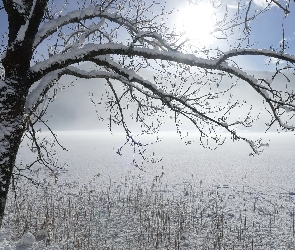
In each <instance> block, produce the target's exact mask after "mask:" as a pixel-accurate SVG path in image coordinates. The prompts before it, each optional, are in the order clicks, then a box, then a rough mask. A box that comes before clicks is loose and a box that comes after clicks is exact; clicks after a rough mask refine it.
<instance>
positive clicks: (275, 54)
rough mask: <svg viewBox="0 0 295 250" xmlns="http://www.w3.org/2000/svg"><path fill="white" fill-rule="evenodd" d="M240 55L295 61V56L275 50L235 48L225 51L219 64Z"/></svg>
mask: <svg viewBox="0 0 295 250" xmlns="http://www.w3.org/2000/svg"><path fill="white" fill-rule="evenodd" d="M240 55H258V56H266V57H273V58H276V59H281V60H285V61H288V62H291V63H295V56H292V55H289V54H285V53H284V54H283V53H279V52H275V51H273V50H268V49H233V50H230V51H228V52H226V53H224V54H223V55H222V56H221V57H220V58H219V59H218V62H217V64H221V63H222V62H224V61H226V60H227V59H229V58H231V57H234V56H240Z"/></svg>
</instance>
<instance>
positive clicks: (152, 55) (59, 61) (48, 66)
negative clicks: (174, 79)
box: [29, 43, 219, 80]
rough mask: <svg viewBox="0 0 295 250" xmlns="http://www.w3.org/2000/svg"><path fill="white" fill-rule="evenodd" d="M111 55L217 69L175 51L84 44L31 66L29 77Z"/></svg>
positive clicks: (189, 55)
mask: <svg viewBox="0 0 295 250" xmlns="http://www.w3.org/2000/svg"><path fill="white" fill-rule="evenodd" d="M112 54H113V55H129V56H139V57H143V58H146V59H159V60H167V61H173V62H178V63H183V64H187V65H190V66H197V67H201V68H206V69H217V68H218V67H219V66H217V65H216V62H217V61H216V60H210V59H204V58H200V57H196V56H195V55H193V54H184V53H180V52H177V51H160V50H156V49H149V48H138V47H134V48H132V49H130V47H129V46H126V45H123V44H117V43H106V44H86V45H85V46H84V47H83V48H81V49H79V50H77V51H72V52H67V53H65V54H58V55H53V56H52V57H51V58H49V59H48V60H45V61H43V62H40V63H37V64H35V65H34V66H32V67H31V69H30V73H29V75H30V77H31V79H34V80H35V79H36V80H38V79H40V78H42V77H43V76H44V75H46V74H47V73H49V72H51V71H54V70H57V69H61V68H64V67H66V66H69V65H71V64H74V63H79V62H81V61H91V60H92V59H93V58H95V57H96V56H100V55H112Z"/></svg>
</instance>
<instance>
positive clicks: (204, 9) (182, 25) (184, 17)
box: [177, 3, 216, 44]
mask: <svg viewBox="0 0 295 250" xmlns="http://www.w3.org/2000/svg"><path fill="white" fill-rule="evenodd" d="M215 22H216V20H215V14H214V8H213V7H212V5H211V4H209V3H199V4H197V5H193V4H190V5H187V6H186V7H183V8H182V9H180V10H179V14H178V20H177V29H178V31H180V32H182V33H183V34H184V36H185V38H187V39H190V40H197V41H198V42H200V43H201V44H208V43H211V42H212V40H213V39H212V36H211V35H210V33H211V32H212V31H213V30H214V26H215Z"/></svg>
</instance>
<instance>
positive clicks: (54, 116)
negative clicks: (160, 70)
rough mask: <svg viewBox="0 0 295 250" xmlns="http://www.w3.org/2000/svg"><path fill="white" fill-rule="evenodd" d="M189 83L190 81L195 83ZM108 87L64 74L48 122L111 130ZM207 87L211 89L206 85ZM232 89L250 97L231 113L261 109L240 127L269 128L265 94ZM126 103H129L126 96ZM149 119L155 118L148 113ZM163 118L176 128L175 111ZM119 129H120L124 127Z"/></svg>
mask: <svg viewBox="0 0 295 250" xmlns="http://www.w3.org/2000/svg"><path fill="white" fill-rule="evenodd" d="M79 67H80V68H82V69H84V70H91V69H93V65H92V64H91V63H84V64H82V65H79ZM248 74H250V75H255V77H256V78H257V79H262V78H264V79H265V78H267V79H271V77H272V75H273V73H271V72H267V71H248ZM141 75H142V76H143V78H145V79H149V80H152V79H153V73H152V72H149V71H144V72H142V74H141ZM213 77H214V76H213ZM287 78H288V79H287ZM288 81H289V82H288ZM294 82H295V77H294V75H293V74H290V73H289V74H286V76H283V75H279V76H277V77H276V78H275V81H274V83H273V85H272V86H275V87H278V88H280V89H281V90H284V89H285V90H288V91H290V89H292V90H294V89H295V86H294V84H293V83H294ZM233 83H234V80H233V79H231V78H230V77H228V76H225V77H223V79H222V81H221V82H220V83H219V90H222V89H226V88H228V87H229V86H230V85H231V84H233ZM187 84H188V85H189V84H191V83H187ZM113 85H114V87H115V88H116V90H117V91H118V92H120V88H121V86H122V83H120V82H117V81H114V82H113ZM211 87H212V86H211ZM106 90H107V91H109V88H108V86H107V85H106V81H105V80H104V79H80V78H78V79H77V78H75V77H73V76H63V77H62V78H61V79H60V81H59V83H58V85H57V87H55V89H53V90H52V91H51V93H50V94H49V98H48V101H49V106H48V110H47V113H46V115H45V116H44V117H43V120H45V121H46V124H47V125H48V126H49V127H50V128H51V129H52V130H54V131H82V130H90V131H92V130H100V131H101V130H103V131H108V130H109V128H108V124H109V115H110V112H109V110H107V109H106V107H105V101H106V100H107V96H108V95H107V93H106ZM205 91H209V90H208V89H207V90H206V89H205ZM213 91H214V90H213ZM230 93H231V94H232V95H233V97H234V98H235V99H233V100H232V102H234V100H238V101H239V102H242V101H243V100H245V101H246V103H245V105H244V106H242V107H237V108H236V109H235V110H234V111H232V114H231V117H233V118H237V117H245V115H246V114H247V113H248V112H249V111H250V109H251V114H253V117H255V116H257V115H258V114H259V113H261V114H260V116H259V120H258V121H255V122H254V123H253V126H252V128H239V129H241V130H242V131H243V132H265V130H266V126H265V122H269V121H270V119H271V116H270V115H269V114H268V112H267V111H266V110H264V107H265V106H264V104H263V102H262V98H261V96H260V95H259V94H257V93H256V92H255V91H254V90H253V89H252V87H250V85H249V84H248V83H246V82H243V81H241V80H238V84H237V86H235V87H234V88H233V89H232V90H230V91H229V94H230ZM110 95H111V93H110ZM50 100H51V101H50ZM220 101H221V106H222V105H227V101H228V95H225V96H224V97H222V98H219V99H216V100H212V102H210V105H218V102H220ZM122 105H123V106H124V105H126V100H125V99H123V100H122ZM125 111H126V116H125V118H126V121H127V124H128V126H129V128H130V130H131V131H132V130H138V128H140V127H139V126H138V124H136V122H135V121H134V120H133V121H132V119H131V118H130V114H131V113H132V112H134V111H135V110H132V107H131V110H129V111H127V110H125ZM147 119H153V118H152V117H147ZM162 120H163V123H164V124H163V125H162V126H161V131H176V127H175V123H174V118H172V117H171V115H169V114H167V116H166V117H163V118H162ZM181 122H182V124H181V128H182V129H183V130H186V131H192V132H194V126H193V125H192V124H191V122H190V121H188V120H186V119H185V118H183V119H182V120H181ZM39 125H40V126H41V127H42V130H46V126H44V124H42V123H40V124H39ZM113 128H114V127H113ZM118 129H119V130H120V128H118ZM276 130H277V124H275V125H274V126H273V127H272V128H271V129H270V130H269V131H270V132H274V131H276ZM122 131H123V130H122ZM138 131H139V130H138ZM221 132H222V131H221Z"/></svg>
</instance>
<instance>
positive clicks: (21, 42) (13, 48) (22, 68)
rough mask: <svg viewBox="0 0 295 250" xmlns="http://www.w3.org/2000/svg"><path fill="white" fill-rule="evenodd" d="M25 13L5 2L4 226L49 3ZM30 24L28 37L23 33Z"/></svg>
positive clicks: (0, 198) (0, 117)
mask: <svg viewBox="0 0 295 250" xmlns="http://www.w3.org/2000/svg"><path fill="white" fill-rule="evenodd" d="M23 2H24V4H25V11H24V12H20V11H18V10H17V8H16V6H15V4H14V3H13V1H11V0H4V1H3V3H4V7H5V10H6V12H7V14H8V22H9V36H8V39H9V40H8V46H7V51H6V56H5V58H4V59H3V60H2V64H3V67H4V69H5V79H4V81H3V82H2V83H1V85H0V100H1V104H0V149H1V150H0V177H1V179H0V226H1V224H2V219H3V216H4V211H5V204H6V199H7V194H8V191H9V186H10V182H11V178H12V174H13V168H14V165H15V159H16V155H17V152H18V149H19V145H20V143H21V139H22V135H23V133H24V131H25V129H24V128H25V117H24V105H25V101H26V97H27V95H28V91H29V88H30V86H31V85H32V84H33V83H32V81H31V80H30V78H29V75H28V70H29V68H30V61H31V58H32V54H33V46H32V44H33V41H34V37H35V35H36V33H37V31H38V28H39V25H40V23H41V20H42V18H43V15H44V11H45V8H46V5H47V0H40V1H37V3H36V5H35V8H34V9H32V7H33V0H26V1H23ZM26 22H28V23H27V29H26V32H25V34H24V36H22V37H20V36H19V31H20V29H21V28H22V26H23V25H25V24H26Z"/></svg>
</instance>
